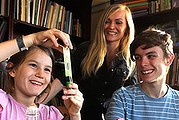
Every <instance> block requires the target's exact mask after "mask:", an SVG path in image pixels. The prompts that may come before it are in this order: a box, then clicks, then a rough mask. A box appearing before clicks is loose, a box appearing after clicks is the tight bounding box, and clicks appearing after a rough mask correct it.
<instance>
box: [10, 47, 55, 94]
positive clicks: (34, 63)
mask: <svg viewBox="0 0 179 120" xmlns="http://www.w3.org/2000/svg"><path fill="white" fill-rule="evenodd" d="M51 72H52V59H51V58H50V57H49V56H48V55H47V54H46V53H45V52H44V51H42V50H40V49H34V50H33V51H31V52H30V53H29V54H28V55H27V57H26V59H25V60H24V62H23V63H22V64H21V65H20V66H18V67H17V68H15V69H14V70H13V71H11V73H10V75H11V76H12V77H14V87H15V95H18V96H19V95H20V96H22V97H36V96H37V95H39V94H40V93H41V92H42V91H43V90H44V89H45V88H46V87H47V85H48V84H49V82H50V79H51Z"/></svg>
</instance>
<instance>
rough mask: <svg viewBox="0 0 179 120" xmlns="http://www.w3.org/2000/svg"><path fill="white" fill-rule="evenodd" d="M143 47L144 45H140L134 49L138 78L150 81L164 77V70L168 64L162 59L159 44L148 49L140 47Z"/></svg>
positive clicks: (162, 55)
mask: <svg viewBox="0 0 179 120" xmlns="http://www.w3.org/2000/svg"><path fill="white" fill-rule="evenodd" d="M143 47H144V45H141V46H139V47H138V48H137V49H136V51H135V58H136V65H137V71H138V75H139V78H140V80H142V81H143V82H148V83H152V82H156V81H161V80H163V79H166V74H167V72H166V71H167V66H169V64H168V63H167V62H166V61H167V60H164V53H163V51H162V49H161V48H160V47H159V46H155V47H152V48H148V49H142V48H143ZM161 82H162V81H161Z"/></svg>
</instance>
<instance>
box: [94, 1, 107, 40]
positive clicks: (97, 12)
mask: <svg viewBox="0 0 179 120" xmlns="http://www.w3.org/2000/svg"><path fill="white" fill-rule="evenodd" d="M109 5H110V1H109V0H106V1H105V2H104V3H100V4H97V5H94V6H92V12H91V39H93V37H94V34H95V31H96V26H97V23H98V19H99V17H100V15H101V13H102V12H103V10H104V9H105V8H106V7H108V6H109Z"/></svg>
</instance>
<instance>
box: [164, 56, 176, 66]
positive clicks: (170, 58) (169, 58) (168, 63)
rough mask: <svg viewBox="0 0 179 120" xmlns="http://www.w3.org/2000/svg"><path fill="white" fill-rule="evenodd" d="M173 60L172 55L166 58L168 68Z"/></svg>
mask: <svg viewBox="0 0 179 120" xmlns="http://www.w3.org/2000/svg"><path fill="white" fill-rule="evenodd" d="M174 58H175V55H174V54H171V55H169V56H168V58H167V59H166V65H167V66H170V65H171V64H172V62H173V60H174Z"/></svg>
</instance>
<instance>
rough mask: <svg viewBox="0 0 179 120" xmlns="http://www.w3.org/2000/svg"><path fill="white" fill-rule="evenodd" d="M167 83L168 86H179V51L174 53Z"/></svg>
mask: <svg viewBox="0 0 179 120" xmlns="http://www.w3.org/2000/svg"><path fill="white" fill-rule="evenodd" d="M168 84H169V85H170V86H179V53H175V58H174V61H173V63H172V65H171V67H170V72H169V75H168Z"/></svg>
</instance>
